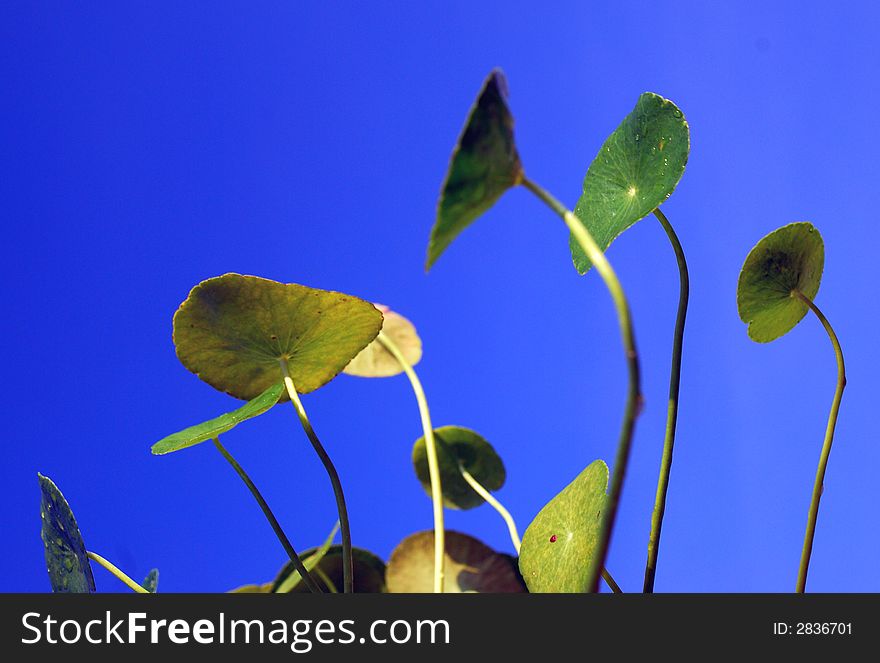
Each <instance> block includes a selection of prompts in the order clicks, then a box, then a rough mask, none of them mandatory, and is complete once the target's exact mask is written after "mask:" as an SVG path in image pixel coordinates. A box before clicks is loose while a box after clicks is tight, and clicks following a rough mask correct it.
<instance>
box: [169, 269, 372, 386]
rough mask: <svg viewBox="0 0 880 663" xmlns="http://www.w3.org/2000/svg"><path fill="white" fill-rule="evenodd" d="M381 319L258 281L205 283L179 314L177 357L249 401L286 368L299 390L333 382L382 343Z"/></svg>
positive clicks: (334, 299) (330, 298) (303, 290)
mask: <svg viewBox="0 0 880 663" xmlns="http://www.w3.org/2000/svg"><path fill="white" fill-rule="evenodd" d="M381 328H382V314H381V313H380V312H379V311H378V310H377V309H376V307H375V306H373V305H372V304H370V303H369V302H365V301H363V300H362V299H358V298H357V297H352V296H351V295H345V294H342V293H339V292H331V291H329V290H318V289H316V288H308V287H306V286H303V285H297V284H295V283H278V282H277V281H269V280H268V279H262V278H258V277H256V276H242V275H241V274H224V275H223V276H218V277H215V278H212V279H208V280H207V281H202V282H201V283H200V284H199V285H197V286H196V287H195V288H193V289H192V291H191V292H190V293H189V297H187V298H186V300H185V301H184V302H183V304H181V306H180V308H179V309H178V310H177V313H176V314H175V315H174V344H175V346H176V348H177V356H178V357H179V358H180V361H181V362H182V363H183V365H184V366H186V367H187V368H188V369H189V370H190V371H192V372H193V373H195V374H196V375H198V376H199V377H200V378H201V379H202V380H204V381H205V382H207V383H208V384H210V385H211V386H212V387H215V388H216V389H219V390H220V391H224V392H226V393H228V394H230V395H231V396H234V397H236V398H240V399H242V400H246V401H248V400H251V399H252V398H255V397H256V396H258V395H260V394H261V393H262V392H264V391H266V390H267V389H269V388H270V387H271V386H272V385H274V384H277V383H278V381H279V380H280V379H281V377H282V373H281V368H280V362H282V361H286V362H287V364H288V366H289V370H290V374H291V377H292V378H293V381H294V384H295V385H296V388H297V391H299V392H300V393H307V392H310V391H314V390H315V389H317V388H318V387H321V386H322V385H324V384H326V383H327V382H329V381H330V380H332V379H333V378H334V377H336V375H337V374H338V373H339V372H340V371H341V370H342V369H343V368H345V366H346V365H347V364H348V362H350V361H351V360H352V358H354V356H355V355H357V354H358V353H359V352H360V351H361V350H363V349H364V348H365V347H366V346H367V344H368V343H370V341H372V340H373V339H374V338H376V335H377V334H378V333H379V330H380V329H381Z"/></svg>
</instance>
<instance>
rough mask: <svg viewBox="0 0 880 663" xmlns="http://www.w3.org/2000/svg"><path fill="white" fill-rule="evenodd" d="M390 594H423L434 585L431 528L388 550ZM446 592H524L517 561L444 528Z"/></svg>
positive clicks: (464, 535)
mask: <svg viewBox="0 0 880 663" xmlns="http://www.w3.org/2000/svg"><path fill="white" fill-rule="evenodd" d="M386 579H387V581H388V591H389V592H391V593H393V594H425V593H429V592H432V591H433V589H434V531H433V530H428V531H425V532H417V533H416V534H412V535H410V536H408V537H407V538H405V539H404V540H403V541H401V543H400V545H398V546H397V548H395V549H394V552H392V553H391V559H390V560H389V561H388V571H387V574H386ZM443 590H444V592H446V593H463V592H484V593H511V592H524V591H525V587H524V586H523V584H522V580H521V578H520V575H519V573H517V570H516V563H515V562H514V561H513V558H511V557H510V556H509V555H504V554H501V553H497V552H495V551H494V550H492V549H491V548H489V547H488V546H486V545H485V544H484V543H481V542H480V541H478V540H477V539H475V538H473V537H471V536H467V535H466V534H461V533H460V532H455V531H452V530H447V531H446V576H445V581H444V583H443Z"/></svg>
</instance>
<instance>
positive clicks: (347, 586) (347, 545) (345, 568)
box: [279, 359, 354, 594]
mask: <svg viewBox="0 0 880 663" xmlns="http://www.w3.org/2000/svg"><path fill="white" fill-rule="evenodd" d="M279 364H280V365H281V374H282V375H283V376H284V386H285V387H286V388H287V395H288V396H290V402H291V403H293V407H294V409H295V410H296V414H297V416H298V417H299V421H300V423H301V424H302V427H303V430H304V431H305V432H306V435H307V436H308V438H309V441H310V442H311V443H312V447H314V449H315V453H317V454H318V458H320V459H321V463H323V465H324V469H325V470H326V471H327V476H328V477H330V484H331V485H332V486H333V494H334V495H335V496H336V510H337V512H338V513H339V527H340V530H341V532H342V578H343V580H342V591H343V593H345V594H350V593H351V592H352V591H353V589H354V582H353V577H352V569H353V567H354V557H353V555H352V550H351V528H350V527H349V524H348V509H347V508H346V506H345V495H344V493H343V492H342V482H341V481H340V480H339V473H338V472H337V471H336V467H335V466H334V465H333V461H332V460H330V456H329V455H328V454H327V451H326V450H325V449H324V446H323V445H322V444H321V440H319V439H318V436H317V435H316V434H315V430H314V429H313V428H312V424H311V422H310V421H309V417H308V415H306V410H305V408H304V407H303V404H302V401H301V400H300V398H299V394H298V393H297V392H296V385H294V384H293V379H292V378H291V377H290V370H289V368H288V366H287V360H286V359H282V360H280V361H279Z"/></svg>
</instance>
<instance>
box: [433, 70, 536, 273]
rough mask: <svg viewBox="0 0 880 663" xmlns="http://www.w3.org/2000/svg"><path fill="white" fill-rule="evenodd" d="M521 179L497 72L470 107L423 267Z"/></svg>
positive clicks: (504, 87) (504, 86) (503, 86)
mask: <svg viewBox="0 0 880 663" xmlns="http://www.w3.org/2000/svg"><path fill="white" fill-rule="evenodd" d="M521 177H522V164H521V163H520V160H519V154H518V153H517V150H516V144H515V143H514V140H513V116H512V115H511V114H510V110H509V109H508V107H507V81H506V80H505V78H504V74H503V73H502V72H501V70H499V69H496V70H494V71H493V72H492V73H490V74H489V76H488V78H486V81H485V82H484V83H483V87H482V89H481V90H480V94H479V96H478V97H477V101H476V103H475V104H474V106H473V107H472V108H471V111H470V114H469V115H468V118H467V121H466V122H465V126H464V130H463V131H462V133H461V136H460V137H459V139H458V143H457V144H456V146H455V150H454V151H453V152H452V159H451V161H450V162H449V170H448V171H447V173H446V180H445V181H444V183H443V190H442V192H441V194H440V202H439V204H438V206H437V220H436V222H435V223H434V228H433V229H432V230H431V240H430V242H429V244H428V259H427V262H426V263H425V269H431V266H432V265H433V264H434V262H436V260H437V258H439V257H440V254H441V253H443V251H445V250H446V247H448V246H449V245H450V244H451V243H452V240H454V239H455V238H456V237H457V236H458V234H459V233H461V231H462V230H464V229H465V228H466V227H467V226H469V225H470V224H471V223H473V222H474V220H475V219H476V218H477V217H479V216H480V215H481V214H482V213H483V212H485V211H486V210H487V209H489V208H490V207H492V205H494V204H495V201H497V200H498V199H499V198H500V197H501V195H502V194H503V193H504V192H505V191H507V189H509V188H511V187H513V186H516V184H517V183H518V182H519V180H520V178H521Z"/></svg>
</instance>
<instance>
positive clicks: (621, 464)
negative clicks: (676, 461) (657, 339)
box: [520, 175, 642, 592]
mask: <svg viewBox="0 0 880 663" xmlns="http://www.w3.org/2000/svg"><path fill="white" fill-rule="evenodd" d="M520 184H522V185H523V186H524V187H526V188H527V189H528V190H529V191H531V192H532V193H534V194H535V195H536V196H537V197H538V198H540V199H541V201H543V202H544V203H545V204H546V205H547V206H549V207H550V209H552V210H553V211H554V212H556V213H557V214H558V215H559V216H561V217H562V220H563V221H564V222H565V225H566V226H568V229H569V231H570V232H571V234H572V235H574V238H575V240H576V241H577V242H578V244H580V246H581V248H582V249H583V250H584V253H586V254H587V257H588V258H589V259H590V261H591V262H592V263H593V266H594V267H595V268H596V271H598V272H599V275H600V276H601V277H602V279H603V280H604V281H605V285H606V286H607V288H608V291H609V292H610V293H611V298H612V299H613V300H614V306H615V308H616V310H617V318H618V322H619V325H620V332H621V336H622V339H623V348H624V351H625V354H626V363H627V368H628V371H629V389H628V392H627V398H626V409H625V410H624V415H623V424H622V426H621V430H620V438H619V441H618V445H617V454H616V456H615V458H614V472H613V473H612V475H611V486H610V492H609V494H608V505H607V507H606V509H605V512H604V513H603V516H602V528H601V530H600V533H599V541H598V545H597V546H596V554H595V556H594V557H593V559H592V560H591V569H590V573H589V575H588V580H587V586H586V588H585V589H586V590H587V591H590V592H595V591H598V589H599V577H600V575H601V571H602V569H603V568H604V567H605V558H606V557H607V556H608V548H609V546H610V543H611V533H612V531H613V529H614V521H615V519H616V517H617V508H618V506H619V504H620V494H621V491H622V489H623V480H624V477H625V476H626V469H627V465H628V464H629V454H630V448H631V447H632V439H633V432H634V431H635V423H636V418H637V417H638V415H639V412H640V410H641V406H642V394H641V387H640V379H641V378H640V372H639V356H638V352H637V351H636V340H635V334H634V332H633V326H632V317H631V315H630V311H629V304H628V303H627V301H626V295H625V294H624V292H623V287H622V286H621V285H620V281H619V280H618V278H617V274H615V273H614V269H613V268H612V267H611V264H610V263H609V262H608V259H607V258H606V257H605V254H604V253H603V251H602V249H600V248H599V245H598V244H596V240H595V239H594V238H593V236H592V235H591V234H590V231H589V230H587V228H586V226H584V224H583V223H581V221H580V219H578V218H577V217H576V216H575V215H574V214H573V213H572V212H571V211H569V210H568V209H567V208H566V207H565V206H564V205H563V204H562V203H560V202H559V201H558V200H557V199H556V198H554V197H553V196H552V195H551V194H550V193H548V192H547V191H546V190H544V189H543V188H541V187H540V186H538V185H537V184H536V183H535V182H533V181H531V180H530V179H528V178H527V177H526V176H525V175H523V176H522V178H521V179H520Z"/></svg>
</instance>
